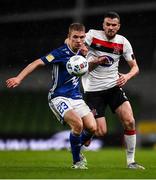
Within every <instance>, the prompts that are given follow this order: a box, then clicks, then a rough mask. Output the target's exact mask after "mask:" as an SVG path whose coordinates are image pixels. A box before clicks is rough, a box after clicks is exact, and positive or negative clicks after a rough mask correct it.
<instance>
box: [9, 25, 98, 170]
mask: <svg viewBox="0 0 156 180" xmlns="http://www.w3.org/2000/svg"><path fill="white" fill-rule="evenodd" d="M68 38H69V41H68V43H67V44H64V45H62V46H61V47H59V48H57V49H54V50H53V51H51V52H50V53H48V54H47V55H46V56H43V57H41V58H39V59H37V60H35V61H33V62H32V63H30V64H29V65H28V66H27V67H25V68H24V69H23V70H22V71H21V72H20V73H19V74H18V75H17V76H16V77H13V78H10V79H8V80H7V81H6V85H7V87H8V88H14V87H16V86H18V85H20V83H21V82H22V81H23V80H24V78H25V77H26V76H28V75H29V74H30V73H31V72H33V71H34V70H35V69H36V68H38V67H40V66H45V65H51V66H52V82H51V85H52V87H51V89H50V91H49V95H48V100H49V106H50V108H51V110H52V111H53V113H54V114H55V116H56V118H57V119H58V120H59V121H60V122H61V123H67V124H68V125H69V126H70V128H71V133H70V137H69V139H70V143H71V152H72V156H73V165H72V168H74V169H87V165H86V164H87V161H86V159H85V157H84V156H82V155H81V147H82V145H83V144H84V143H85V141H87V140H88V139H90V138H91V137H92V135H93V134H94V133H95V131H96V121H95V119H94V117H93V114H92V113H91V111H90V109H89V107H88V106H87V105H86V103H85V102H84V101H83V99H82V95H81V93H80V78H79V77H76V76H73V75H70V74H69V73H68V72H67V70H66V63H67V61H68V60H69V59H70V57H72V56H74V55H75V54H80V53H81V52H80V49H81V47H82V46H83V43H84V39H85V27H84V25H83V24H80V23H73V24H71V25H70V26H69V33H68Z"/></svg>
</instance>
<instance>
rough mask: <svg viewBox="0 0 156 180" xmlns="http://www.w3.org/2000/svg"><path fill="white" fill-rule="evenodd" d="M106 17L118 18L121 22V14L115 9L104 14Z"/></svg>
mask: <svg viewBox="0 0 156 180" xmlns="http://www.w3.org/2000/svg"><path fill="white" fill-rule="evenodd" d="M105 18H111V19H114V18H117V19H118V20H119V22H120V16H119V14H118V13H117V12H115V11H109V12H106V13H105V15H104V19H105Z"/></svg>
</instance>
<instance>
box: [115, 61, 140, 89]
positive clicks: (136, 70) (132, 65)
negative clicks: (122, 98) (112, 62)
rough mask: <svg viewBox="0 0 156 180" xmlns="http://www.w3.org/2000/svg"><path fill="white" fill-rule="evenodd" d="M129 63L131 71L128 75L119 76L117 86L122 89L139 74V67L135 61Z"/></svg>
mask: <svg viewBox="0 0 156 180" xmlns="http://www.w3.org/2000/svg"><path fill="white" fill-rule="evenodd" d="M127 63H128V65H129V67H130V71H129V72H128V73H127V74H122V73H120V74H119V79H118V80H117V85H118V86H120V87H121V86H123V85H125V84H126V83H127V81H128V80H130V79H131V78H133V77H134V76H136V75H137V74H138V73H139V67H138V64H137V62H136V60H135V59H134V60H132V61H127Z"/></svg>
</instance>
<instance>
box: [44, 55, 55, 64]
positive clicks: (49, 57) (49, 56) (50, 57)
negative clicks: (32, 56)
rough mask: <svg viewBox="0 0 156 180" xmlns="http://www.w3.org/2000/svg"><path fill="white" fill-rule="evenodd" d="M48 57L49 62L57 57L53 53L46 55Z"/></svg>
mask: <svg viewBox="0 0 156 180" xmlns="http://www.w3.org/2000/svg"><path fill="white" fill-rule="evenodd" d="M46 59H47V61H48V62H51V61H52V60H53V59H55V57H54V56H53V55H52V54H48V55H47V56H46Z"/></svg>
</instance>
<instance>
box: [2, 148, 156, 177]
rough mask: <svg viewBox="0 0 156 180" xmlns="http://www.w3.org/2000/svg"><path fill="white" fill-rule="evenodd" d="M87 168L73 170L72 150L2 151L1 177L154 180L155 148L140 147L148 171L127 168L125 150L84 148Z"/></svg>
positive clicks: (142, 159)
mask: <svg viewBox="0 0 156 180" xmlns="http://www.w3.org/2000/svg"><path fill="white" fill-rule="evenodd" d="M84 154H85V156H86V157H87V159H88V168H89V169H88V170H73V169H70V166H71V163H72V162H71V154H70V152H69V151H66V150H62V151H54V150H51V151H0V179H154V178H156V150H154V149H138V150H137V151H136V159H137V161H138V162H139V163H140V164H142V165H144V166H145V167H146V170H130V169H127V168H126V162H125V150H124V149H116V148H110V149H108V148H106V149H103V150H99V151H96V152H93V151H85V152H84Z"/></svg>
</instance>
